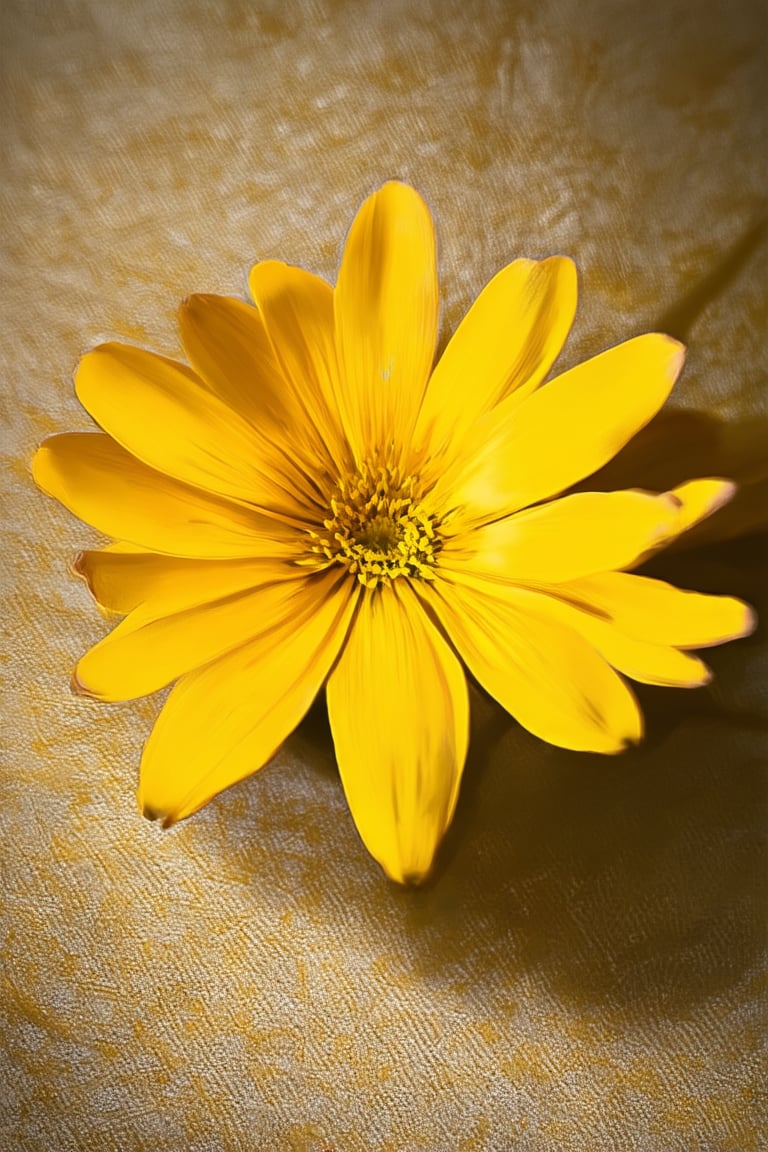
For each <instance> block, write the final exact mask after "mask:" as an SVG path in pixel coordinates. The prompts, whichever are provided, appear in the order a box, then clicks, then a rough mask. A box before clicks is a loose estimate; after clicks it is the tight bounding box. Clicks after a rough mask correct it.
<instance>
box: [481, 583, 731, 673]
mask: <svg viewBox="0 0 768 1152" xmlns="http://www.w3.org/2000/svg"><path fill="white" fill-rule="evenodd" d="M486 591H487V592H488V593H489V594H490V595H492V596H495V597H496V598H497V599H498V600H499V601H500V602H503V603H504V604H508V605H509V606H510V607H511V608H513V609H514V610H516V611H519V612H521V613H523V614H524V613H526V612H533V613H534V614H535V615H537V616H545V617H547V618H550V619H552V620H554V621H558V622H560V623H561V624H563V625H564V626H565V627H566V628H569V629H573V630H574V631H575V632H578V633H579V635H580V636H583V637H584V639H585V640H586V641H587V642H588V643H589V644H591V645H592V646H593V647H594V648H595V649H596V650H597V651H598V652H599V653H600V655H601V656H603V657H604V658H605V659H606V660H607V661H608V663H609V664H610V665H612V667H614V668H616V670H617V671H619V672H622V673H623V674H624V675H625V676H629V677H630V678H631V679H632V680H638V681H640V682H641V683H642V684H659V685H665V686H666V687H670V688H698V687H699V686H700V685H701V684H707V683H708V682H709V680H710V679H711V672H710V670H709V669H708V668H707V666H706V664H705V663H704V662H703V661H702V660H700V659H699V658H698V656H692V655H691V654H690V653H688V652H680V651H679V650H678V649H677V648H672V647H669V646H664V645H661V644H649V643H647V642H646V641H645V640H640V639H638V638H637V637H634V636H627V635H626V634H625V633H624V632H622V631H621V630H620V629H619V628H617V627H616V625H615V624H614V623H613V621H611V620H610V619H607V618H606V617H605V616H603V615H600V614H597V613H596V612H594V611H590V610H589V609H588V608H584V607H581V606H578V605H575V604H574V603H572V602H571V601H569V600H565V599H562V598H561V597H560V595H559V591H560V589H559V588H552V589H551V590H550V591H548V592H546V591H544V590H539V591H534V590H532V589H527V588H514V587H509V588H504V589H500V588H499V587H498V586H495V587H493V588H492V589H486Z"/></svg>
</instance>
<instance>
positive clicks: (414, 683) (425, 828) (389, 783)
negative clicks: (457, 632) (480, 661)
mask: <svg viewBox="0 0 768 1152" xmlns="http://www.w3.org/2000/svg"><path fill="white" fill-rule="evenodd" d="M327 694H328V713H329V716H330V721H331V730H332V732H333V740H334V744H335V746H336V757H337V760H338V763H339V771H340V773H341V779H342V783H343V785H344V791H345V793H346V796H347V801H348V803H349V807H350V810H351V812H352V816H353V818H354V821H355V824H356V825H357V829H358V832H359V833H360V836H361V837H362V840H363V843H364V844H365V846H366V848H367V849H368V851H369V852H370V853H371V855H372V856H373V857H374V858H375V859H376V860H378V861H379V863H380V864H381V866H382V868H383V869H384V871H385V872H386V873H387V875H388V876H390V877H391V878H392V879H393V880H396V881H398V882H399V883H401V884H405V883H418V882H419V881H421V880H423V879H424V878H425V877H426V876H427V875H428V873H429V871H430V868H431V867H432V862H433V859H434V856H435V853H436V851H437V848H438V846H439V844H440V841H441V839H442V836H443V834H444V832H445V831H446V829H447V828H448V825H449V824H450V822H451V817H452V815H453V810H454V808H455V805H456V798H457V795H458V790H459V781H460V779H461V773H462V769H463V767H464V759H465V756H466V750H467V740H468V698H467V686H466V680H465V677H464V673H463V671H462V669H461V665H460V664H459V662H458V661H457V659H456V657H455V656H454V655H453V653H452V652H451V650H450V648H449V647H448V645H447V644H446V643H445V641H444V640H443V639H442V637H441V636H440V634H439V633H438V632H437V630H436V628H435V627H434V625H433V624H432V623H430V621H429V619H428V617H427V614H426V612H425V611H424V609H423V608H422V606H421V605H420V604H419V603H418V601H417V600H416V598H415V596H414V594H413V592H412V590H411V589H410V587H409V586H407V585H406V584H404V582H402V581H399V580H398V581H395V582H394V583H393V585H392V586H391V587H385V588H381V589H377V590H376V591H373V592H370V591H369V592H367V593H366V594H365V596H364V599H363V601H362V603H361V605H360V611H359V613H358V615H357V617H356V619H355V622H354V625H353V627H352V631H351V633H350V636H349V639H348V641H347V645H346V647H345V648H344V651H343V652H342V654H341V657H340V659H339V662H338V664H337V666H336V668H335V669H334V670H333V672H332V673H331V676H330V678H329V680H328V688H327Z"/></svg>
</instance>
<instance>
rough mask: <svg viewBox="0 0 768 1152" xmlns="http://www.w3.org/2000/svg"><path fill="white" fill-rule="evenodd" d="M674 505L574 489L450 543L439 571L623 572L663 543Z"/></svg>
mask: <svg viewBox="0 0 768 1152" xmlns="http://www.w3.org/2000/svg"><path fill="white" fill-rule="evenodd" d="M678 511H679V504H678V503H677V501H676V500H674V499H673V498H670V496H668V495H666V494H665V495H661V496H655V495H652V494H651V493H648V492H635V491H632V490H628V491H624V492H578V493H576V494H575V495H573V496H564V497H562V499H560V500H553V501H552V503H550V504H544V505H542V506H540V507H537V508H531V509H529V510H528V511H525V512H518V513H516V514H515V515H513V516H506V517H505V518H504V519H503V520H497V521H495V522H494V523H493V524H484V525H482V526H481V527H480V528H476V529H474V530H473V531H470V532H465V533H462V534H460V535H459V536H456V537H454V538H453V539H451V540H449V541H448V542H447V543H446V545H445V547H444V548H443V550H442V552H441V553H440V560H439V563H440V567H441V568H444V569H450V570H459V571H466V570H468V571H471V572H476V573H478V574H480V575H484V576H488V577H493V578H495V579H498V580H504V581H512V582H515V583H528V582H535V583H548V584H549V583H557V582H559V581H561V580H574V579H576V578H578V577H579V576H585V575H588V574H589V573H591V572H604V571H606V570H607V569H613V568H626V567H628V566H629V565H631V564H633V563H634V562H635V561H636V559H637V557H638V556H640V555H642V554H644V553H645V552H647V550H648V549H649V548H652V547H653V546H654V545H655V544H656V543H657V542H658V541H662V540H666V539H668V534H669V532H670V531H671V530H672V527H673V525H674V524H676V522H677V515H678Z"/></svg>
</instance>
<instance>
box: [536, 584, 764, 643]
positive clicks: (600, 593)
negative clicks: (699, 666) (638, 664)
mask: <svg viewBox="0 0 768 1152" xmlns="http://www.w3.org/2000/svg"><path fill="white" fill-rule="evenodd" d="M558 593H559V594H561V595H567V596H568V597H569V598H570V599H571V601H572V602H574V603H578V604H582V605H584V606H586V607H588V608H589V609H590V610H592V611H594V612H601V613H603V615H604V616H606V617H607V618H609V619H610V620H612V621H613V622H614V623H615V624H616V626H617V627H618V628H620V629H621V630H622V632H626V633H627V635H629V636H637V637H638V638H640V639H642V640H645V641H647V642H648V643H649V644H669V645H673V646H674V647H675V648H709V647H711V646H712V645H713V644H724V643H725V642H726V640H737V639H738V638H739V637H740V636H748V635H749V633H750V632H751V631H752V630H753V629H754V627H755V614H754V612H753V611H752V609H751V608H750V606H749V605H748V604H745V603H744V602H743V601H742V600H737V599H736V598H735V597H733V596H707V595H704V594H703V593H701V592H689V591H686V590H684V589H682V588H675V587H674V586H673V585H672V584H666V583H665V582H664V581H663V580H653V579H651V578H650V577H648V576H636V575H634V574H633V573H630V572H603V573H602V574H600V575H596V576H589V577H587V578H586V579H584V580H575V581H574V582H573V583H571V584H567V585H565V584H564V585H560V586H559V588H558Z"/></svg>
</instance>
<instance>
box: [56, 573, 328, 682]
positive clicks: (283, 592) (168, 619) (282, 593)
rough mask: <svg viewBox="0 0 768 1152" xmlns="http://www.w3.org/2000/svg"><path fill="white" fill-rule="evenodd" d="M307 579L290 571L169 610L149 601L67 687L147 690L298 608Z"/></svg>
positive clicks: (214, 656)
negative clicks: (270, 580) (289, 575)
mask: <svg viewBox="0 0 768 1152" xmlns="http://www.w3.org/2000/svg"><path fill="white" fill-rule="evenodd" d="M263 575H264V576H266V575H267V572H265V573H263ZM321 579H322V578H321ZM307 580H308V577H306V576H303V577H296V576H294V578H293V580H281V581H279V582H278V583H272V584H266V585H262V586H255V587H253V586H252V587H251V588H250V589H248V590H245V591H239V592H233V593H231V594H230V595H228V596H227V595H225V594H224V593H223V592H222V593H221V594H220V596H219V598H216V597H214V598H212V599H211V601H210V602H208V603H198V604H197V605H196V606H194V607H190V608H186V609H182V610H180V611H177V612H173V613H171V614H169V615H164V614H163V615H158V611H159V612H162V608H163V605H162V604H161V605H157V604H155V603H153V602H152V601H151V600H150V601H148V602H147V603H146V604H145V605H143V606H142V607H140V608H136V609H134V611H133V612H131V613H130V614H129V615H128V616H127V617H126V619H125V620H123V621H122V623H120V624H118V625H117V627H116V628H114V629H113V630H112V632H110V633H109V635H108V636H105V637H104V639H103V640H101V641H99V643H98V644H96V645H95V646H94V647H93V648H91V650H90V651H89V652H86V654H85V656H83V657H82V659H81V660H80V661H79V662H78V665H77V668H76V669H75V675H74V677H73V681H72V687H73V689H74V690H75V691H76V692H78V693H79V694H80V695H82V696H90V697H91V698H92V699H94V700H106V701H114V700H133V699H136V698H137V697H139V696H149V695H150V693H152V692H157V690H158V689H159V688H164V687H165V686H166V685H167V684H170V683H171V682H172V681H174V680H178V678H179V677H180V676H183V675H184V673H185V672H190V671H191V670H192V669H193V668H199V667H201V666H202V665H203V664H209V663H210V662H211V661H212V660H217V659H219V657H221V656H223V655H224V654H225V653H226V652H229V651H230V650H231V649H232V648H235V647H237V646H239V645H242V644H245V643H246V642H248V641H250V640H253V639H256V638H257V637H259V636H263V635H264V634H266V633H269V632H270V630H271V629H272V628H273V627H274V626H275V623H280V622H281V621H282V620H284V619H286V618H287V617H288V616H289V614H290V613H291V612H300V611H301V607H302V605H303V603H304V601H305V600H306V598H307V596H308V595H309V593H308V591H307V587H306V584H307ZM200 594H201V595H203V589H201V590H200Z"/></svg>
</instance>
